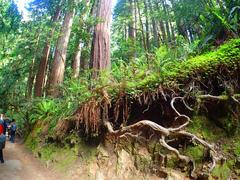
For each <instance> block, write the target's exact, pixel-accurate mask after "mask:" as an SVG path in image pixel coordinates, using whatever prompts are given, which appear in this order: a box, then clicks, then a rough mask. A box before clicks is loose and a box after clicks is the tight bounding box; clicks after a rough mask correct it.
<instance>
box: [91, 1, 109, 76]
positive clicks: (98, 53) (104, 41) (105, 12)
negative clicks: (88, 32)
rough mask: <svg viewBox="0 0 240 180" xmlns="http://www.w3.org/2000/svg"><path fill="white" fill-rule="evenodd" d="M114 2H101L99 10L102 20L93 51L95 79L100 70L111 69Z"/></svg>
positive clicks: (98, 27)
mask: <svg viewBox="0 0 240 180" xmlns="http://www.w3.org/2000/svg"><path fill="white" fill-rule="evenodd" d="M111 3H112V0H99V2H98V5H97V7H98V9H97V18H100V19H101V20H102V22H101V23H98V24H97V25H96V26H95V30H94V36H93V42H92V50H91V56H92V58H91V64H90V67H91V68H92V69H93V78H97V76H98V70H104V69H108V68H110V65H111V62H110V21H111V8H112V5H111Z"/></svg>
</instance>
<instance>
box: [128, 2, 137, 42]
mask: <svg viewBox="0 0 240 180" xmlns="http://www.w3.org/2000/svg"><path fill="white" fill-rule="evenodd" d="M128 1H129V4H130V7H129V12H130V22H129V24H128V28H129V30H128V33H129V35H128V37H129V38H130V39H132V40H133V41H135V38H136V34H135V29H136V27H135V20H134V5H133V1H132V0H128Z"/></svg>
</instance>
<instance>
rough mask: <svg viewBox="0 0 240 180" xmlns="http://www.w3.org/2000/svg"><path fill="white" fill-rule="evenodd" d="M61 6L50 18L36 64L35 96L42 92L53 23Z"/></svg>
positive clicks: (58, 15)
mask: <svg viewBox="0 0 240 180" xmlns="http://www.w3.org/2000/svg"><path fill="white" fill-rule="evenodd" d="M60 12H61V8H60V7H58V8H57V10H56V13H55V15H54V17H53V19H52V24H53V27H52V30H51V32H50V33H49V36H48V39H47V41H46V44H45V46H44V49H43V53H42V57H41V60H40V64H39V66H38V72H37V76H36V82H35V89H34V95H35V96H37V97H41V96H42V94H43V88H44V84H45V76H46V70H47V64H48V58H49V53H50V47H51V43H50V42H51V38H52V37H53V35H54V32H55V23H56V22H57V21H58V20H59V17H60Z"/></svg>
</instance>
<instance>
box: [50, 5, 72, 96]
mask: <svg viewBox="0 0 240 180" xmlns="http://www.w3.org/2000/svg"><path fill="white" fill-rule="evenodd" d="M74 13H75V10H74V9H73V10H70V11H69V12H67V13H66V14H65V17H64V21H63V25H62V29H61V32H60V35H59V37H58V41H57V45H56V49H55V52H54V60H53V65H52V69H51V72H50V77H49V89H48V95H50V96H53V97H57V96H58V95H59V90H58V88H57V86H58V85H60V84H61V83H62V82H63V79H64V71H65V60H66V55H67V46H68V42H69V39H70V34H71V27H72V23H73V17H74Z"/></svg>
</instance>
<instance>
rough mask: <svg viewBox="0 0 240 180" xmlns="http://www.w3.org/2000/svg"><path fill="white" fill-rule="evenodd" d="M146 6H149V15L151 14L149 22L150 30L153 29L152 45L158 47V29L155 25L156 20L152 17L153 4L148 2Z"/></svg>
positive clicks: (149, 0)
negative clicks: (150, 24) (150, 22)
mask: <svg viewBox="0 0 240 180" xmlns="http://www.w3.org/2000/svg"><path fill="white" fill-rule="evenodd" d="M148 4H149V8H150V13H151V21H152V28H153V38H154V40H153V43H154V46H155V47H159V36H158V29H157V23H156V19H155V17H154V16H153V14H154V12H153V4H152V2H151V0H148Z"/></svg>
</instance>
